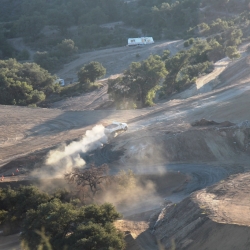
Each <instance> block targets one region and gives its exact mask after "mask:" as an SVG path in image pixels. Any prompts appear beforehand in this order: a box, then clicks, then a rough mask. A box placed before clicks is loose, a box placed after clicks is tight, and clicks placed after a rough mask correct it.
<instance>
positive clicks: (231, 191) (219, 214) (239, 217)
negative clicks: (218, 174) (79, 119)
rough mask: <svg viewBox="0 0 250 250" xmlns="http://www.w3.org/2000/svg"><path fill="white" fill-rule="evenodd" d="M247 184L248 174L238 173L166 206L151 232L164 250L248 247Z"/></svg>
mask: <svg viewBox="0 0 250 250" xmlns="http://www.w3.org/2000/svg"><path fill="white" fill-rule="evenodd" d="M249 183H250V174H249V173H247V174H239V175H236V176H233V177H230V178H229V179H227V180H225V181H221V182H220V183H219V184H216V185H214V186H212V187H210V188H207V189H204V190H201V191H198V192H196V193H194V194H193V195H192V196H191V197H190V198H187V199H185V200H183V201H182V202H181V203H179V204H172V205H168V206H166V207H165V208H164V209H163V210H162V211H161V213H160V214H159V217H158V220H157V222H156V223H155V225H154V227H152V228H151V229H152V230H153V233H154V235H155V236H156V238H157V239H158V240H159V241H160V242H161V244H162V245H163V246H164V249H171V247H172V246H173V244H174V245H175V246H176V249H185V250H189V249H190V250H191V249H192V250H193V249H222V250H231V249H232V250H233V249H249V247H250V243H249V237H248V235H249V233H250V227H249V226H250V215H249V214H250V213H249V211H250V202H249V199H248V197H249ZM232 236H233V237H232ZM171 239H174V242H173V241H171Z"/></svg>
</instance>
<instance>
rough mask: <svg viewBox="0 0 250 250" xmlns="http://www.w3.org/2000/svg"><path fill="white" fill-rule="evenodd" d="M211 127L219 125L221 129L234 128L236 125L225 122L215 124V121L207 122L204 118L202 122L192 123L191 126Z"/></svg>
mask: <svg viewBox="0 0 250 250" xmlns="http://www.w3.org/2000/svg"><path fill="white" fill-rule="evenodd" d="M211 125H219V126H220V127H232V126H235V123H232V122H229V121H225V122H215V121H213V120H211V121H210V120H207V119H205V118H202V119H201V120H198V121H194V122H193V123H191V126H193V127H196V126H197V127H202V126H211Z"/></svg>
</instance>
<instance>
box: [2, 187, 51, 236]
mask: <svg viewBox="0 0 250 250" xmlns="http://www.w3.org/2000/svg"><path fill="white" fill-rule="evenodd" d="M49 199H50V196H49V195H47V194H46V193H41V192H40V191H39V190H38V189H37V188H36V187H34V186H21V187H19V188H18V189H15V190H14V189H11V188H10V187H7V188H4V189H0V224H2V225H4V226H5V227H6V226H7V227H8V232H5V233H12V232H13V231H14V232H15V231H16V230H18V226H20V223H21V222H22V220H23V219H24V218H25V214H26V212H27V211H28V210H29V209H37V207H38V206H39V205H40V204H41V203H45V202H47V201H48V200H49Z"/></svg>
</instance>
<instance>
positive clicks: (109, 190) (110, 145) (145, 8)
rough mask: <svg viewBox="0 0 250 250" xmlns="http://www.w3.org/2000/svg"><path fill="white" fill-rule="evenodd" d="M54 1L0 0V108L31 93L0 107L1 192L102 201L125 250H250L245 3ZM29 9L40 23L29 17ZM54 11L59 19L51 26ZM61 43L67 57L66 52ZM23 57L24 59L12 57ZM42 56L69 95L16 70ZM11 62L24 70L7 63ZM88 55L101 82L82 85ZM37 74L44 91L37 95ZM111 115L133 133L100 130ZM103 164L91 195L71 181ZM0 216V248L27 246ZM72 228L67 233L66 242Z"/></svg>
mask: <svg viewBox="0 0 250 250" xmlns="http://www.w3.org/2000/svg"><path fill="white" fill-rule="evenodd" d="M56 2H57V1H54V0H51V1H46V3H45V2H43V1H40V0H35V1H34V2H33V3H31V2H30V1H26V0H23V1H15V0H14V1H11V2H8V1H6V0H0V3H2V4H3V5H4V8H3V9H2V10H0V21H1V23H0V46H2V47H0V59H1V61H0V76H1V77H0V79H1V80H0V98H2V100H0V101H3V98H5V97H9V95H7V94H6V93H7V91H6V89H7V87H9V89H10V90H11V91H10V93H14V94H16V93H22V91H21V90H23V92H24V90H27V93H24V94H23V96H24V97H25V98H26V97H27V100H28V101H27V103H26V105H29V104H30V103H31V104H32V105H30V106H26V107H24V106H18V105H0V188H2V187H6V186H8V185H10V186H11V187H17V186H19V185H20V184H22V185H26V186H27V185H29V184H33V185H35V186H37V187H39V189H40V190H46V191H48V190H49V192H50V193H52V192H54V191H55V190H58V189H59V188H60V189H65V190H66V191H67V192H69V193H70V195H69V196H68V197H66V196H65V197H66V198H65V197H64V198H65V199H72V197H73V198H74V199H75V198H76V197H77V198H79V197H80V199H82V200H81V201H82V203H81V204H84V205H83V207H84V206H85V205H86V204H87V202H90V203H91V202H92V203H93V202H94V203H97V204H102V203H104V202H110V203H112V204H113V205H114V206H115V207H116V209H117V211H118V212H120V213H121V214H122V215H123V218H120V219H119V220H117V221H116V222H115V227H116V228H117V229H119V230H121V231H123V232H124V237H125V241H126V250H133V249H135V250H143V249H145V250H154V249H155V250H157V249H160V250H168V249H169V250H170V249H171V250H172V249H183V250H193V249H202V250H203V249H207V250H214V249H222V250H228V249H229V250H231V249H232V250H233V249H242V250H244V249H249V247H250V242H249V233H250V216H249V212H250V203H249V192H250V184H249V181H250V174H249V170H250V166H249V161H250V147H249V146H250V113H249V106H250V85H249V84H250V71H249V64H250V55H249V53H250V49H249V46H250V44H249V36H250V33H249V25H250V22H249V20H250V16H249V13H248V12H247V11H246V12H245V11H244V10H246V9H247V8H248V1H236V0H228V1H225V3H224V4H222V2H221V1H217V2H216V1H212V0H203V1H198V0H182V1H178V2H172V1H162V0H160V1H158V0H154V1H149V0H148V1H146V0H145V1H141V0H138V1H122V0H117V1H115V0H107V1H106V2H105V3H102V1H100V0H97V1H96V2H95V3H94V2H93V1H90V0H86V1H78V0H70V1H68V2H67V3H66V2H65V3H64V4H62V3H60V4H59V5H58V10H55V8H54V7H55V4H56ZM95 4H96V5H95ZM119 4H120V5H119ZM82 5H84V7H83V6H82ZM38 6H39V9H37V8H38ZM79 6H82V8H83V9H84V11H83V12H82V13H81V11H80V10H81V8H79ZM120 6H122V7H120ZM21 7H22V8H21ZM24 7H27V9H25V8H24ZM111 7H112V8H111ZM34 10H38V12H36V13H37V16H34V15H33V14H32V15H30V16H29V14H30V13H33V11H34ZM53 11H54V12H53ZM60 11H61V13H64V15H65V17H67V18H65V19H62V18H59V19H58V17H61V16H60V13H59V12H60ZM4 12H6V13H5V14H4ZM7 13H9V14H10V15H9V16H8V15H7ZM34 13H35V12H34ZM72 13H74V15H73V14H72ZM1 14H2V15H1ZM24 14H25V15H26V16H27V18H28V19H26V18H25V16H24ZM53 14H54V15H53ZM96 16H98V17H99V19H98V20H97V19H96V18H95V17H96ZM46 18H47V19H46ZM45 19H46V20H45ZM30 20H33V21H34V24H35V23H36V24H37V22H38V23H39V22H40V24H41V25H39V26H36V25H34V27H33V26H32V27H33V28H35V27H37V28H39V29H38V30H33V31H34V36H33V37H32V36H30V31H31V29H30V28H31V27H28V26H27V27H26V26H25V27H26V28H27V29H20V24H23V23H26V21H27V23H30V22H28V21H30ZM58 20H59V21H58ZM67 20H68V21H69V24H67V25H66V24H65V22H66V21H67ZM145 20H147V22H148V24H145ZM27 23H26V24H27ZM15 32H17V33H15ZM1 34H3V36H1ZM143 34H147V35H148V34H150V36H153V37H154V38H155V43H154V44H150V45H144V46H135V47H129V46H125V45H126V41H127V40H126V39H127V37H128V36H131V37H132V36H137V35H138V36H140V35H143ZM88 35H89V36H88ZM125 38H126V39H125ZM65 39H66V40H65ZM170 39H171V40H170ZM63 41H65V43H64V42H63ZM9 42H10V44H12V45H13V46H14V47H15V48H16V49H17V51H14V50H12V49H13V48H12V49H11V47H8V45H7V44H8V43H9ZM3 45H4V46H3ZM64 45H66V48H69V47H70V48H71V50H69V51H70V53H69V54H68V55H66V54H63V53H62V54H61V52H63V51H64V49H65V47H63V46H64ZM77 47H78V48H77ZM7 48H8V50H7ZM18 50H19V52H18ZM26 50H27V51H29V55H30V58H21V59H20V54H19V53H20V52H21V51H26ZM37 50H40V52H41V51H44V52H42V53H41V54H40V55H42V56H44V55H45V56H46V58H47V59H49V60H48V61H49V62H50V63H51V64H47V61H46V62H45V65H47V66H48V65H52V68H50V66H48V68H49V69H51V70H50V72H53V73H56V75H57V76H58V77H60V78H63V79H64V80H65V83H66V84H67V86H66V87H60V86H57V87H54V89H53V86H56V85H55V84H54V83H53V79H54V78H53V77H54V76H52V75H50V74H49V73H48V72H47V71H44V70H43V69H41V68H39V67H38V66H34V64H29V63H28V64H26V63H25V62H31V61H32V60H33V59H34V60H35V58H36V51H37ZM1 51H4V53H2V52H1ZM59 52H60V53H59ZM11 53H12V54H11ZM43 53H44V54H43ZM10 55H11V56H13V57H16V58H19V59H18V60H19V62H20V61H21V63H19V62H17V61H15V60H12V59H11V60H5V59H8V58H9V57H11V56H10ZM22 55H25V53H24V54H22ZM33 56H34V57H33ZM52 58H53V60H55V61H53V60H52ZM2 59H4V60H2ZM59 59H60V60H61V61H60V60H59ZM58 60H59V61H60V63H58V64H57V63H55V62H58ZM91 61H97V62H100V63H101V64H102V65H103V66H104V67H105V69H106V74H105V75H104V76H102V77H101V79H98V81H96V82H91V83H90V82H89V81H87V80H86V82H78V75H77V73H78V71H79V69H80V68H81V67H82V66H83V65H86V64H88V63H90V62H91ZM5 64H6V65H10V67H9V68H7V67H4V66H3V65H5ZM13 65H14V66H13ZM31 65H33V66H32V67H34V71H31V72H32V74H31V76H32V77H34V76H35V77H36V78H35V79H36V80H35V81H31V80H30V86H28V84H27V82H28V80H27V79H28V78H25V80H23V79H22V78H21V77H22V76H23V75H24V76H25V77H26V75H25V74H27V75H28V73H27V72H30V71H28V69H33V68H32V67H31ZM20 69H21V70H20ZM18 70H20V72H19V71H18ZM17 72H19V73H17ZM41 72H42V73H41ZM44 72H46V74H47V75H46V74H45V73H44ZM38 73H39V74H38ZM18 74H19V75H18ZM22 74H23V75H22ZM44 75H46V77H48V78H46V79H49V80H50V83H49V84H47V82H46V80H44V81H43V82H42V81H41V86H38V87H40V89H39V88H38V89H35V87H36V83H37V82H38V80H39V79H41V78H43V76H44ZM32 77H31V78H32ZM26 81H27V82H26ZM39 81H40V80H39ZM70 83H74V84H70ZM39 84H40V83H39ZM46 84H47V85H46ZM85 84H86V86H87V85H88V84H89V86H88V87H90V86H97V87H96V89H95V90H93V91H90V90H91V88H89V89H88V88H87V87H86V86H85ZM95 84H96V85H95ZM112 84H113V85H112ZM45 85H46V88H45V87H44V86H45ZM10 86H11V87H10ZM75 86H77V87H78V88H76V89H75V92H73V91H72V92H70V88H72V89H73V90H74V87H75ZM85 87H86V88H85ZM112 87H114V88H113V89H112ZM33 88H34V89H33ZM57 88H58V89H57ZM4 91H6V92H4ZM39 91H44V93H46V95H48V97H49V98H48V99H45V94H44V99H43V100H45V102H44V103H42V102H40V101H38V102H34V103H32V102H31V100H33V97H32V95H31V94H30V93H33V94H34V97H35V96H36V94H37V93H38V92H39ZM49 91H51V93H50V94H47V93H49ZM60 91H61V92H60ZM63 91H64V92H63ZM67 91H68V92H67ZM1 93H2V94H1ZM63 93H64V94H63ZM40 94H41V93H40ZM29 95H30V96H29ZM143 95H144V96H143ZM150 98H151V99H150ZM34 99H35V98H34ZM148 100H151V101H152V102H146V101H148ZM10 101H11V99H10ZM12 101H13V102H10V103H11V104H20V105H24V104H25V102H19V103H17V102H16V100H15V99H13V100H12ZM14 101H15V102H14ZM143 101H144V102H143ZM10 103H9V104H10ZM35 103H37V104H38V106H39V105H40V104H41V103H42V104H43V107H47V108H40V107H36V105H34V104H35ZM122 103H125V104H126V105H120V104H122ZM130 103H131V104H132V105H130V106H129V105H128V104H130ZM129 108H130V109H129ZM113 121H118V122H125V123H127V125H128V130H127V131H119V132H117V133H115V134H112V135H107V133H105V126H107V125H109V124H111V123H112V122H113ZM102 164H107V165H108V167H107V172H105V174H103V173H102V175H101V178H100V179H102V178H104V179H105V180H107V182H105V184H104V183H101V181H100V183H101V185H100V186H98V187H99V188H100V189H98V190H97V191H96V196H95V197H94V195H93V197H92V198H91V195H89V194H88V195H89V197H88V198H86V197H85V195H86V193H85V190H84V187H85V186H82V187H81V188H82V189H81V190H80V189H78V188H76V187H74V186H72V183H74V180H73V179H67V178H66V175H67V174H68V173H71V174H72V173H73V175H76V172H73V171H78V170H79V171H83V172H84V171H85V170H88V169H90V166H92V167H93V165H94V166H103V165H102ZM105 166H106V165H105ZM100 169H101V168H100ZM83 172H82V173H83ZM117 176H118V177H119V176H123V177H124V176H125V177H126V178H127V179H126V182H124V183H125V184H126V185H127V186H126V185H125V184H124V186H123V189H122V188H121V187H120V186H119V188H118V186H115V184H113V183H112V181H113V180H117V183H118V182H119V181H120V182H121V183H123V179H122V178H121V177H120V179H115V178H114V177H117ZM71 177H72V176H71ZM125 177H124V178H125ZM72 180H73V181H72ZM120 182H119V183H120ZM100 183H98V185H99V184H100ZM1 190H2V189H1ZM1 190H0V191H1ZM65 190H64V191H65ZM79 190H80V191H79ZM121 190H122V191H121ZM66 191H65V194H66ZM76 193H78V195H79V196H77V195H76ZM0 194H2V193H1V192H0ZM58 197H59V196H58ZM0 198H1V197H0ZM56 198H57V196H56ZM88 199H90V200H91V199H92V200H91V201H88ZM75 204H77V203H75ZM79 204H80V203H78V205H77V206H78V207H79ZM0 210H1V209H0ZM0 212H2V210H1V211H0ZM2 215H4V213H3V214H1V213H0V249H3V250H12V249H13V248H15V249H22V248H21V246H20V240H19V239H20V235H19V234H14V235H9V236H5V235H4V234H8V226H9V225H7V230H6V227H5V226H6V224H4V223H3V224H1V223H2V221H3V218H4V216H2ZM25 216H26V215H25ZM25 216H24V217H25ZM117 218H118V217H117ZM45 219H46V220H47V219H50V217H46V216H45ZM69 225H70V227H71V225H73V224H70V223H69ZM14 229H15V230H14V231H15V232H19V231H21V230H22V228H21V227H20V228H19V227H17V226H16V225H14ZM6 231H7V233H6ZM73 234H74V232H73V230H71V228H70V229H69V230H68V234H67V237H68V236H70V235H73ZM64 235H66V234H65V233H64ZM65 237H66V236H65ZM67 237H66V238H67Z"/></svg>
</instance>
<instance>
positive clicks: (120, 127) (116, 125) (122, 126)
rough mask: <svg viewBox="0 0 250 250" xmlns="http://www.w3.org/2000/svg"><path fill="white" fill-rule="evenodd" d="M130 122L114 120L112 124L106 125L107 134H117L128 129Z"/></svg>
mask: <svg viewBox="0 0 250 250" xmlns="http://www.w3.org/2000/svg"><path fill="white" fill-rule="evenodd" d="M127 130H128V124H127V123H123V122H112V124H110V125H108V126H107V127H105V130H104V132H105V134H106V135H115V134H116V133H117V132H119V131H127Z"/></svg>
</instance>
